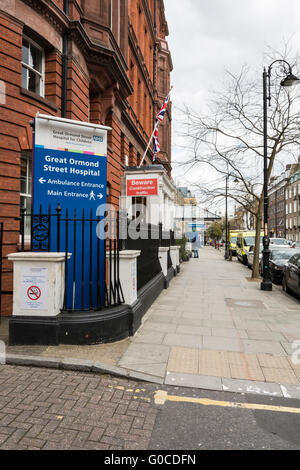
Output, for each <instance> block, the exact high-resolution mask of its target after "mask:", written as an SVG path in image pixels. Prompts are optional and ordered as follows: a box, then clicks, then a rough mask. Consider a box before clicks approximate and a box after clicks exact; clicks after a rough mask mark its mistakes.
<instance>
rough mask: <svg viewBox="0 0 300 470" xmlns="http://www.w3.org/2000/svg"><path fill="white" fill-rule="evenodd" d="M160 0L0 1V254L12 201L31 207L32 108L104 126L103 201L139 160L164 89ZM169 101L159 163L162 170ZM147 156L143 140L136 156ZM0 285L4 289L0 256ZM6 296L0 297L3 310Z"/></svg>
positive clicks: (166, 66) (167, 160)
mask: <svg viewBox="0 0 300 470" xmlns="http://www.w3.org/2000/svg"><path fill="white" fill-rule="evenodd" d="M167 35H168V26H167V22H166V18H165V11H164V3H163V0H99V1H95V0H15V1H10V0H0V42H1V46H0V124H1V127H0V134H1V137H0V221H3V222H4V245H3V255H4V256H6V255H7V254H8V253H11V252H15V251H16V250H17V249H18V243H19V232H18V231H19V221H17V220H15V219H16V218H17V217H19V215H20V202H21V204H22V205H25V207H27V208H30V206H31V151H32V129H31V126H30V122H31V121H32V119H33V118H34V117H35V115H36V113H37V112H40V113H43V114H51V115H55V116H58V117H66V118H69V119H75V120H80V121H86V122H93V123H95V124H103V125H107V126H110V127H111V128H112V131H111V132H110V133H109V139H108V144H109V146H108V187H109V190H110V191H109V196H108V201H109V202H112V203H113V204H115V205H118V204H119V196H120V191H121V176H122V175H123V172H124V167H125V165H130V166H134V165H137V164H139V162H140V160H141V158H142V155H143V153H144V151H145V149H146V146H147V142H148V141H149V138H150V136H151V133H152V130H153V121H154V116H155V114H156V112H157V110H158V108H159V106H160V104H161V102H162V101H163V99H164V98H165V96H166V95H167V93H168V91H169V89H170V72H171V70H172V61H171V56H170V52H169V49H168V44H167V42H166V37H167ZM170 124H171V105H169V107H168V111H167V115H166V116H165V119H164V122H163V124H162V125H161V126H160V130H159V132H160V145H161V153H160V154H159V155H158V162H157V163H161V164H163V165H164V166H165V168H166V170H167V171H168V173H169V175H170V172H171V125H170ZM144 163H145V165H147V164H148V165H149V163H151V148H150V150H149V153H148V155H147V158H146V159H145V162H144ZM4 272H5V274H4V275H3V279H2V281H3V285H2V289H3V290H9V289H11V287H12V273H11V267H10V266H9V264H8V263H7V262H6V261H5V263H4ZM10 312H11V297H10V296H4V297H3V299H2V314H3V313H4V314H10Z"/></svg>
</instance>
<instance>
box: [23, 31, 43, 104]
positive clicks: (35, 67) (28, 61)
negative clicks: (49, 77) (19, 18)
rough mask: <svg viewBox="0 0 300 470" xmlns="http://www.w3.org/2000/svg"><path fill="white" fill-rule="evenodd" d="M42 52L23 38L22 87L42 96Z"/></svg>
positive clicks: (34, 44)
mask: <svg viewBox="0 0 300 470" xmlns="http://www.w3.org/2000/svg"><path fill="white" fill-rule="evenodd" d="M44 69H45V56H44V51H43V49H42V48H41V47H39V46H38V45H37V44H36V43H35V42H33V41H32V40H31V39H28V38H27V37H26V36H24V37H23V44H22V87H23V88H26V90H29V91H32V92H33V93H37V94H38V95H41V96H44V75H45V73H44Z"/></svg>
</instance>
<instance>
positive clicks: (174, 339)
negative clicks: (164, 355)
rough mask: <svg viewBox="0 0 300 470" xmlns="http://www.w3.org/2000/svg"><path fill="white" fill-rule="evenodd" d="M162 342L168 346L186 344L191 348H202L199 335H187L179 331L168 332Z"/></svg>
mask: <svg viewBox="0 0 300 470" xmlns="http://www.w3.org/2000/svg"><path fill="white" fill-rule="evenodd" d="M163 344H167V345H168V346H186V347H191V348H194V347H195V348H202V344H203V342H202V336H201V335H187V334H179V333H169V334H166V335H165V337H164V341H163Z"/></svg>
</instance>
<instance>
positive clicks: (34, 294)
mask: <svg viewBox="0 0 300 470" xmlns="http://www.w3.org/2000/svg"><path fill="white" fill-rule="evenodd" d="M27 297H28V298H29V299H30V300H38V299H39V298H40V297H41V289H40V288H39V287H38V286H31V287H29V288H28V290H27Z"/></svg>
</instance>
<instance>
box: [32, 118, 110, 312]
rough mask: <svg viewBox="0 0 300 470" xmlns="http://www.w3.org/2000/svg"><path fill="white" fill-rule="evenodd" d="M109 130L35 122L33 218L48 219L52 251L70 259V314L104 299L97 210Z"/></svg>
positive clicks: (73, 123)
mask: <svg viewBox="0 0 300 470" xmlns="http://www.w3.org/2000/svg"><path fill="white" fill-rule="evenodd" d="M108 130H110V128H108V127H104V126H99V125H95V124H91V123H84V122H79V121H72V120H69V119H61V118H56V117H52V116H45V115H41V114H37V117H36V119H35V142H34V155H33V214H39V212H40V210H41V213H42V214H45V215H47V214H48V213H50V214H51V217H50V219H51V233H50V251H62V252H67V253H71V254H72V256H71V259H70V260H69V261H68V263H67V270H66V277H67V279H66V286H67V289H66V292H67V294H66V299H65V304H66V308H68V309H69V308H72V309H74V308H75V309H78V310H79V309H84V310H86V309H89V308H90V306H91V303H95V302H94V301H95V297H100V296H101V298H102V299H103V297H104V287H103V286H104V276H105V249H104V240H103V238H102V239H101V240H100V241H99V238H100V237H101V235H102V234H99V233H97V225H98V224H97V220H98V219H97V215H98V214H99V211H98V212H97V209H98V208H99V206H100V205H101V206H102V210H101V213H102V214H104V210H103V207H104V208H105V207H106V188H107V131H108ZM58 204H59V205H60V207H61V209H62V210H61V214H60V219H59V227H60V231H59V233H58V218H57V216H56V214H57V213H56V211H55V209H56V208H57V206H58ZM83 219H90V220H88V221H87V223H85V222H82V221H83ZM92 219H93V220H92ZM99 279H100V281H99ZM100 284H101V286H102V287H101V292H100V288H99V285H100Z"/></svg>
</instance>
